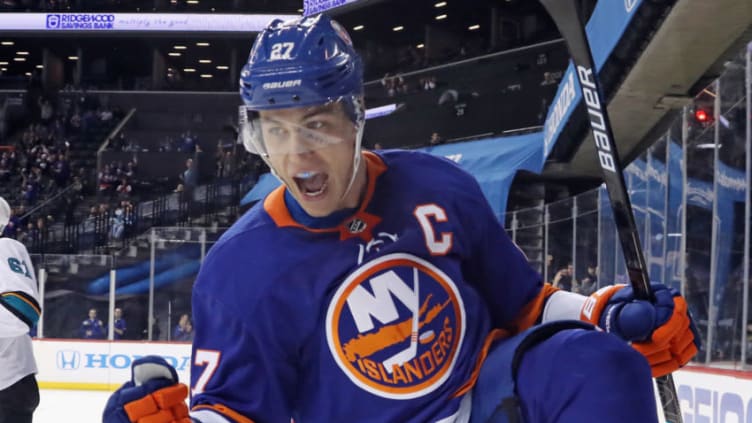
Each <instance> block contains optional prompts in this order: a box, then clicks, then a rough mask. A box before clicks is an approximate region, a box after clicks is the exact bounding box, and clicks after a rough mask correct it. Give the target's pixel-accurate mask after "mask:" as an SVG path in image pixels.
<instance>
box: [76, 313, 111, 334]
mask: <svg viewBox="0 0 752 423" xmlns="http://www.w3.org/2000/svg"><path fill="white" fill-rule="evenodd" d="M105 334H106V330H105V328H104V324H103V323H102V321H101V320H99V319H97V309H95V308H92V309H89V317H88V318H86V319H85V320H84V321H83V322H81V327H80V328H79V329H78V335H79V337H80V338H83V339H104V338H105Z"/></svg>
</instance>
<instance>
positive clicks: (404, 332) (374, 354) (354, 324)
mask: <svg viewBox="0 0 752 423" xmlns="http://www.w3.org/2000/svg"><path fill="white" fill-rule="evenodd" d="M464 335H465V309H464V305H463V302H462V298H461V297H460V295H459V292H458V289H457V286H456V285H455V283H454V282H453V281H452V280H451V279H450V278H449V277H448V276H447V275H446V274H445V273H444V272H442V271H441V270H440V269H438V268H437V267H436V266H434V265H433V264H431V263H429V262H427V261H425V260H422V259H420V258H418V257H415V256H412V255H409V254H402V253H399V254H388V255H385V256H382V257H379V258H378V259H376V260H373V261H370V262H367V263H366V264H365V265H363V266H362V267H360V268H359V269H358V270H357V271H356V272H354V273H353V274H352V275H350V276H349V277H348V278H347V279H346V280H345V281H344V282H343V283H342V285H341V286H340V287H339V289H338V290H337V292H336V293H335V294H334V297H333V298H332V300H331V302H330V304H329V308H328V310H327V315H326V337H327V342H328V345H329V349H330V351H331V353H332V356H333V358H334V360H335V362H336V363H337V365H338V366H339V367H340V369H341V370H342V371H343V372H344V373H345V374H346V375H347V377H348V378H349V379H350V380H351V381H352V382H353V383H354V384H355V385H357V386H358V387H360V388H361V389H364V390H366V391H368V392H370V393H372V394H374V395H378V396H380V397H384V398H391V399H411V398H417V397H420V396H423V395H426V394H428V393H430V392H432V391H434V390H435V389H437V388H438V387H439V386H441V384H442V383H443V382H444V381H445V380H446V379H447V378H448V377H449V375H450V374H451V372H452V369H453V368H454V365H455V362H456V361H457V356H458V352H459V348H460V345H462V340H463V338H464Z"/></svg>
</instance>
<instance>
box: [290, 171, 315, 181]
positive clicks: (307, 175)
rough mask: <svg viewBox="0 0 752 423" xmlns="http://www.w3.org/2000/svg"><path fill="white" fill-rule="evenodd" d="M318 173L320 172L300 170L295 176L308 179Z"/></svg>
mask: <svg viewBox="0 0 752 423" xmlns="http://www.w3.org/2000/svg"><path fill="white" fill-rule="evenodd" d="M316 175H318V172H300V173H298V174H296V175H295V177H296V178H300V179H308V178H313V177H314V176H316Z"/></svg>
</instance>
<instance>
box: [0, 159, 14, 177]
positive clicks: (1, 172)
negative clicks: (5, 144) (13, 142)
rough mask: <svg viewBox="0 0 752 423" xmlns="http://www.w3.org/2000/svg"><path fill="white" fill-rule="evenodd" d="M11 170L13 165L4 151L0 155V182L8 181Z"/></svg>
mask: <svg viewBox="0 0 752 423" xmlns="http://www.w3.org/2000/svg"><path fill="white" fill-rule="evenodd" d="M12 172H13V166H12V163H11V161H10V158H9V155H8V153H7V152H4V153H3V154H2V156H0V182H8V181H10V176H11V173H12Z"/></svg>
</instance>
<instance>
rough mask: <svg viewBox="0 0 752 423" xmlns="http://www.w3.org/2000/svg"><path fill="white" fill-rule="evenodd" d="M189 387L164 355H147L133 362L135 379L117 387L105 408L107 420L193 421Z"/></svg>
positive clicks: (139, 422) (128, 422) (131, 422)
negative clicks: (189, 409) (186, 402)
mask: <svg viewBox="0 0 752 423" xmlns="http://www.w3.org/2000/svg"><path fill="white" fill-rule="evenodd" d="M187 397H188V387H187V386H185V385H184V384H182V383H178V375H177V372H176V371H175V369H174V368H173V367H172V366H170V365H169V364H168V363H167V361H165V360H164V359H163V358H162V357H157V356H147V357H142V358H139V359H137V360H135V361H134V362H133V364H132V366H131V380H130V381H128V382H126V383H125V384H123V386H122V387H120V389H118V390H117V391H115V392H114V393H113V394H112V396H110V399H109V400H108V401H107V405H106V407H105V410H104V415H103V418H102V421H103V422H104V423H190V421H191V420H190V418H189V417H188V407H187V405H186V404H185V399H186V398H187Z"/></svg>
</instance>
